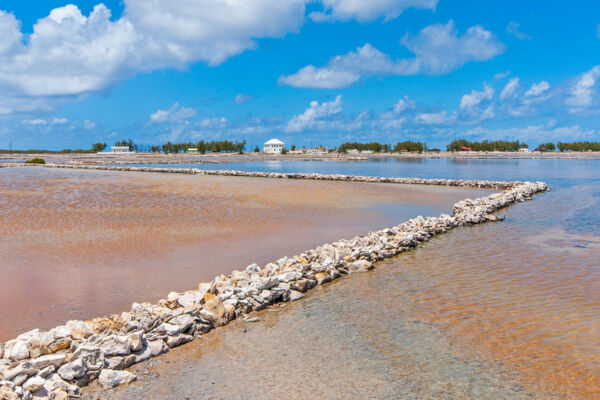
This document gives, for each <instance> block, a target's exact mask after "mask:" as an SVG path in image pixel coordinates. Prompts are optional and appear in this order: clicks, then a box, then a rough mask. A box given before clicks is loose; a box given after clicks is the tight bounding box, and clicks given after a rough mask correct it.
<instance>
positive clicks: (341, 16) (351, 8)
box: [310, 0, 438, 22]
mask: <svg viewBox="0 0 600 400" xmlns="http://www.w3.org/2000/svg"><path fill="white" fill-rule="evenodd" d="M321 2H322V5H323V11H315V12H312V13H311V14H310V18H311V19H312V20H314V21H329V20H341V21H347V20H350V19H355V20H357V21H359V22H368V21H372V20H375V19H377V18H384V19H385V20H391V19H394V18H396V17H397V16H398V15H400V14H402V12H403V11H404V10H406V9H407V8H412V7H414V8H423V9H431V10H433V9H435V6H436V5H437V2H438V0H321Z"/></svg>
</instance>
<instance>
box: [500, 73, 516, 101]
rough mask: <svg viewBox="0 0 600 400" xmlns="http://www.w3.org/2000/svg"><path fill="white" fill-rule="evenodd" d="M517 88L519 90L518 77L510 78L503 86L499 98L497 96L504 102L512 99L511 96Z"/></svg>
mask: <svg viewBox="0 0 600 400" xmlns="http://www.w3.org/2000/svg"><path fill="white" fill-rule="evenodd" d="M518 88H519V78H518V77H515V78H512V79H511V80H509V81H508V83H507V84H506V85H505V86H504V89H502V92H500V96H499V97H500V100H506V99H509V98H511V97H513V95H514V94H515V92H516V91H517V89H518Z"/></svg>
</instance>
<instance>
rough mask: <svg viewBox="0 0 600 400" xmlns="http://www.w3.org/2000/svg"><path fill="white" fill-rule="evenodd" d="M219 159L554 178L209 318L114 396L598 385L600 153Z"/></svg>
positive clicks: (283, 167)
mask: <svg viewBox="0 0 600 400" xmlns="http://www.w3.org/2000/svg"><path fill="white" fill-rule="evenodd" d="M211 167H212V166H211ZM226 167H229V168H231V169H243V170H263V171H283V172H296V171H297V172H322V173H345V174H360V175H377V176H418V177H442V178H465V179H474V178H479V179H496V180H505V179H506V180H515V179H517V180H543V181H545V182H547V183H548V184H549V185H550V186H552V187H553V191H552V192H550V193H545V194H541V195H538V196H536V198H535V199H534V200H533V201H531V202H527V203H523V204H517V205H515V206H512V207H510V208H509V209H507V210H505V211H502V213H504V214H506V220H505V221H504V222H503V223H496V224H486V225H481V226H475V227H469V228H460V229H457V230H455V231H453V232H451V233H449V234H446V235H442V236H439V237H437V238H435V239H433V240H432V241H431V242H429V243H427V244H426V245H424V246H423V247H422V248H419V249H417V250H415V251H411V252H409V253H406V254H403V255H401V256H399V257H396V258H394V259H393V260H391V261H390V262H388V263H385V264H381V265H380V266H379V268H378V269H377V270H376V271H375V272H373V273H370V274H365V275H361V276H353V277H351V278H348V279H344V280H343V281H342V282H339V283H334V284H332V285H329V286H327V287H324V288H320V289H319V290H317V291H316V292H314V293H312V294H310V295H309V296H308V298H307V299H305V300H303V301H302V302H300V303H298V304H293V305H291V307H290V310H289V311H287V312H285V313H282V315H278V314H279V313H277V317H274V316H273V315H275V313H268V312H263V313H262V316H261V318H262V321H261V322H260V323H258V324H256V325H251V326H250V325H248V324H244V323H241V322H239V323H236V324H233V325H232V326H231V327H227V328H225V329H223V330H222V332H213V333H211V334H210V336H208V337H207V338H206V340H204V341H198V342H197V343H194V344H191V345H190V346H189V347H184V348H182V349H180V350H176V351H174V352H172V353H171V355H170V356H168V357H167V358H165V361H157V362H158V363H159V364H158V367H160V368H157V371H159V372H157V373H158V374H159V376H160V379H154V380H152V379H144V378H143V379H142V380H141V381H140V383H138V386H135V385H134V386H132V387H130V388H125V389H122V391H117V392H115V394H114V396H116V397H115V398H120V397H123V398H128V397H130V398H136V396H137V395H139V393H140V392H139V390H140V387H141V386H140V385H143V387H144V390H149V392H147V393H155V394H156V396H157V397H156V398H180V397H181V396H182V395H190V396H192V397H194V396H198V395H202V394H208V395H207V396H206V398H223V397H231V398H259V397H265V396H266V397H276V396H277V395H282V396H285V394H286V393H288V394H289V393H295V394H297V396H296V397H298V398H306V396H310V395H311V393H316V395H317V396H318V397H322V398H465V399H474V398H477V399H479V398H490V399H498V398H503V399H514V398H539V399H554V398H556V399H573V398H582V399H597V398H600V161H598V160H447V159H442V160H414V161H413V160H410V161H409V160H402V161H395V160H383V161H367V162H354V163H349V162H343V163H342V162H262V163H246V164H234V163H232V164H230V165H228V166H227V165H226ZM213 168H214V167H213ZM244 335H246V336H244ZM169 357H171V358H169ZM178 358H180V359H181V360H179V359H178ZM257 376H260V377H268V379H258V378H257ZM190 382H192V383H193V384H191V383H190ZM232 382H237V384H232ZM306 382H309V384H308V385H306ZM303 383H304V385H303ZM242 388H243V389H242ZM228 395H230V396H228ZM138 397H139V396H138ZM139 398H141V397H139Z"/></svg>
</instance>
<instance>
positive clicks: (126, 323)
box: [0, 168, 548, 399]
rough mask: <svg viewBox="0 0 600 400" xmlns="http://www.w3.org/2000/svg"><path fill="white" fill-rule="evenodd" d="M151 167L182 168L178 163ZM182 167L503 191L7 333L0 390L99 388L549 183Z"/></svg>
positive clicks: (47, 393)
mask: <svg viewBox="0 0 600 400" xmlns="http://www.w3.org/2000/svg"><path fill="white" fill-rule="evenodd" d="M93 169H99V168H93ZM111 169H112V168H111ZM126 170H140V171H144V170H146V169H144V168H126ZM152 170H153V172H175V171H176V172H178V173H186V172H185V170H184V171H182V170H160V171H157V169H152ZM196 171H197V170H196ZM187 173H209V174H213V175H214V174H218V175H236V176H240V175H242V176H268V177H278V178H302V177H304V178H307V179H329V180H334V179H336V180H353V181H363V180H364V181H368V182H397V183H415V184H437V185H451V186H465V187H488V188H497V189H500V190H502V191H501V192H498V193H494V194H492V195H490V196H487V197H482V198H479V199H475V200H470V199H466V200H462V201H460V202H458V203H456V204H455V205H454V211H453V215H446V214H442V215H440V216H439V217H428V218H423V217H417V218H413V219H411V220H409V221H407V222H404V223H402V224H400V225H397V226H394V227H391V228H386V229H383V230H380V231H378V232H370V233H369V234H367V235H365V236H361V237H355V238H353V239H349V240H340V241H337V242H334V243H331V244H325V245H323V246H320V247H317V248H316V249H313V250H308V251H306V252H304V253H302V254H299V255H296V256H294V257H291V258H289V257H284V258H281V259H279V260H277V261H275V262H272V263H269V264H267V265H265V266H263V267H260V266H258V265H256V264H252V265H249V266H248V267H246V268H245V269H243V270H241V271H233V272H232V273H231V275H229V276H224V275H221V276H218V277H216V278H214V279H213V280H212V281H211V282H205V283H200V284H199V285H198V289H196V290H190V291H187V292H184V293H176V292H172V293H169V295H168V296H167V298H166V299H162V300H159V301H158V303H157V304H149V303H141V304H138V303H134V304H133V305H132V307H131V310H130V311H127V312H123V313H121V314H117V315H109V316H106V317H101V318H95V319H93V320H91V321H69V322H67V323H66V324H65V325H62V326H58V327H56V328H53V329H50V330H49V331H42V330H39V329H36V330H33V331H30V332H27V333H24V334H22V335H20V336H19V337H17V338H16V339H14V340H10V341H8V342H6V343H4V344H1V343H0V399H19V398H20V399H34V398H50V399H68V398H70V397H77V396H78V395H79V394H80V387H82V386H85V385H87V384H88V383H89V382H91V381H93V380H96V379H97V380H98V381H99V383H100V385H102V387H104V388H106V389H109V388H112V387H115V386H118V385H121V384H124V383H129V382H131V381H133V380H135V378H136V377H135V375H133V374H132V373H130V372H128V371H126V370H125V369H126V368H127V367H129V366H131V365H133V364H136V363H140V362H142V361H145V360H148V359H150V358H151V357H156V356H158V355H160V354H162V353H164V352H167V351H169V349H170V348H172V347H175V346H179V345H182V344H184V343H186V342H189V341H192V340H194V339H195V338H198V337H200V336H201V335H202V334H203V333H206V332H208V331H210V330H211V329H214V328H216V327H219V326H222V325H225V324H227V323H228V322H229V321H231V320H232V319H234V318H247V315H248V314H249V313H251V312H252V311H257V310H262V309H264V308H266V307H269V306H270V305H272V304H275V303H278V302H289V301H295V300H298V299H300V298H302V297H303V296H304V295H303V293H304V292H306V291H308V290H310V289H312V288H313V287H315V286H316V285H322V284H324V283H327V282H330V281H333V280H335V279H338V278H341V277H342V276H344V275H349V274H353V273H359V272H365V271H368V270H370V269H372V268H374V265H373V264H374V263H375V262H377V261H379V260H382V259H385V258H389V257H393V256H395V255H397V254H399V253H401V252H404V251H407V250H409V249H411V248H414V247H416V246H418V245H419V243H421V242H424V241H427V240H429V239H430V238H431V237H433V236H435V235H437V234H440V233H444V232H447V231H448V230H451V229H453V228H456V227H459V226H464V225H471V224H479V223H483V222H487V221H497V220H499V219H502V218H501V217H498V216H495V215H494V214H492V213H493V212H495V211H497V210H499V209H501V208H503V207H506V206H508V205H510V204H513V203H515V202H519V201H525V200H528V199H530V198H531V197H532V196H533V195H534V194H535V193H538V192H542V191H545V190H547V189H548V188H547V186H546V184H545V183H542V182H537V183H529V182H526V183H515V182H490V181H445V180H441V179H440V180H437V179H436V180H427V179H414V180H413V179H407V178H366V177H348V176H341V175H340V176H338V175H316V174H307V175H306V174H270V173H249V172H235V171H219V172H217V171H199V172H189V171H188V172H187Z"/></svg>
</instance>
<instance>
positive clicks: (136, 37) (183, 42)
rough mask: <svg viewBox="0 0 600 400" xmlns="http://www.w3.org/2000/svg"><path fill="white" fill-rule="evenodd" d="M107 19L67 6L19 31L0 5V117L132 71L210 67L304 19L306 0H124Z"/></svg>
mask: <svg viewBox="0 0 600 400" xmlns="http://www.w3.org/2000/svg"><path fill="white" fill-rule="evenodd" d="M124 5H125V8H124V12H123V16H122V17H121V18H119V19H113V18H112V16H111V12H110V10H109V9H108V8H107V7H106V6H105V5H103V4H99V5H97V6H95V7H94V8H93V11H91V12H90V14H89V15H87V16H86V15H83V14H82V12H81V10H80V9H79V8H78V7H77V6H75V5H73V4H69V5H67V6H64V7H59V8H55V9H53V10H52V11H51V12H50V14H49V15H48V16H47V17H45V18H41V19H39V20H38V21H37V22H36V23H35V24H34V26H33V33H32V34H31V35H27V36H26V35H24V34H23V33H22V32H21V26H20V22H19V21H18V20H17V19H16V17H15V16H14V15H13V14H11V13H8V12H5V11H1V10H0V92H1V93H2V94H3V95H2V96H1V97H0V114H11V113H17V112H31V111H50V110H52V109H53V108H54V107H55V106H56V105H57V104H59V102H61V101H64V100H69V99H77V98H79V97H81V96H83V95H86V94H89V93H93V92H97V91H102V90H105V89H107V88H110V87H112V86H114V85H115V84H117V83H119V82H121V81H123V80H124V79H127V78H130V77H132V76H134V75H135V74H137V73H139V72H146V71H151V70H155V69H159V68H168V67H175V68H183V67H185V66H187V65H189V64H190V63H193V62H198V61H202V62H206V63H208V64H210V65H216V64H219V63H221V62H223V61H225V60H226V59H227V58H229V57H232V56H234V55H236V54H239V53H241V52H243V51H245V50H248V49H252V48H254V47H256V43H255V39H259V38H264V37H282V36H284V35H285V34H286V33H289V32H294V31H297V30H298V28H299V27H300V26H301V25H302V24H303V22H304V14H305V0H286V1H280V0H252V1H247V0H151V1H147V0H125V1H124Z"/></svg>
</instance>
